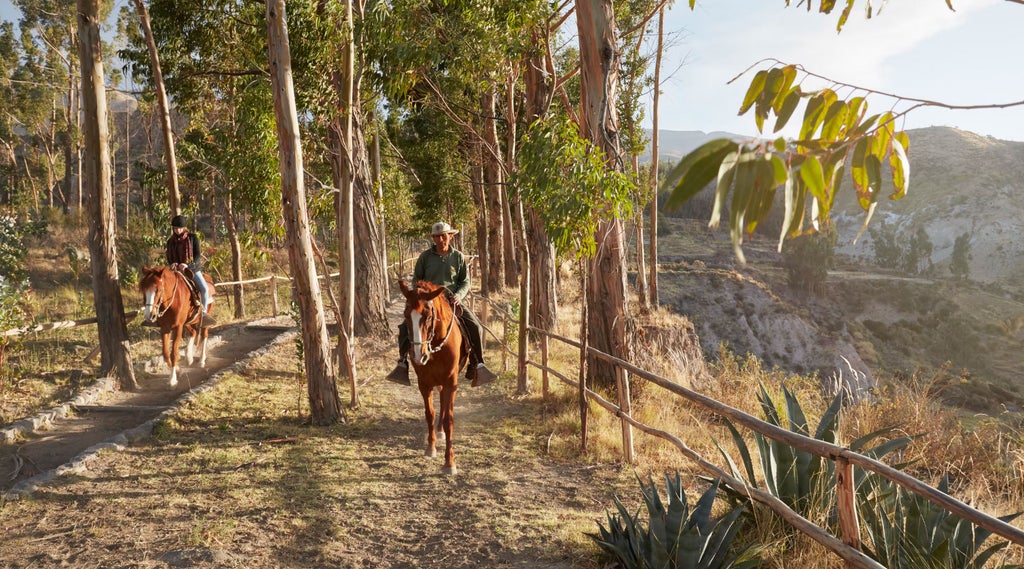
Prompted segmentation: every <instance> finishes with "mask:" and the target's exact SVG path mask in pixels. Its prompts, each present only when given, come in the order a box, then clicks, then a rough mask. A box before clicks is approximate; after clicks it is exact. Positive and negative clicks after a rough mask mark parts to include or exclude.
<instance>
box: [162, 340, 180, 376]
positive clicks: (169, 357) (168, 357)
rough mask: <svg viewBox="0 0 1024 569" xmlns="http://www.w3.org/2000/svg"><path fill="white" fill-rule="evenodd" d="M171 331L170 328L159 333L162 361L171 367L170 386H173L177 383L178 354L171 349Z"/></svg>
mask: <svg viewBox="0 0 1024 569" xmlns="http://www.w3.org/2000/svg"><path fill="white" fill-rule="evenodd" d="M173 332H174V329H173V328H172V329H169V330H167V331H165V332H162V333H161V334H160V339H161V340H163V348H164V362H165V363H166V364H167V367H169V368H170V369H171V377H170V382H171V387H174V386H175V385H177V384H178V368H177V362H178V354H177V352H176V351H175V352H172V351H171V334H172V333H173Z"/></svg>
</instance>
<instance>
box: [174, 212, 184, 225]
mask: <svg viewBox="0 0 1024 569" xmlns="http://www.w3.org/2000/svg"><path fill="white" fill-rule="evenodd" d="M171 227H185V216H184V215H176V216H174V217H173V218H172V219H171Z"/></svg>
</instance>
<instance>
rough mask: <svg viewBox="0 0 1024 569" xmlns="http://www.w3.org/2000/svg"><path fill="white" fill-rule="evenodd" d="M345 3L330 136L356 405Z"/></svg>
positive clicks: (345, 338) (343, 351) (351, 71)
mask: <svg viewBox="0 0 1024 569" xmlns="http://www.w3.org/2000/svg"><path fill="white" fill-rule="evenodd" d="M344 5H345V21H343V22H340V24H341V25H342V26H343V29H344V30H345V43H344V46H343V47H342V64H341V70H335V71H334V72H333V73H332V74H331V81H332V82H333V83H334V90H335V93H337V95H338V108H339V109H340V110H341V114H340V116H335V117H334V119H333V122H332V127H331V133H330V139H331V144H332V150H331V158H332V159H331V166H332V171H333V176H334V185H335V187H336V188H338V193H337V194H336V199H335V201H334V207H335V221H336V223H337V227H338V264H339V268H340V273H341V274H340V275H339V281H340V284H341V322H339V323H338V355H339V356H340V358H339V362H338V364H339V366H340V365H344V366H345V368H346V371H347V373H346V375H347V376H348V378H349V387H350V391H351V400H350V404H351V405H352V406H353V407H355V406H357V405H358V404H359V394H358V392H357V391H356V369H355V354H354V352H353V337H354V336H355V312H356V261H355V237H354V233H353V230H354V223H353V220H352V211H353V200H354V197H355V196H354V190H353V184H354V178H355V174H354V172H353V167H352V164H353V149H352V138H353V136H352V134H353V133H352V121H353V117H354V115H355V108H354V104H355V89H354V83H355V66H354V65H353V54H352V52H353V49H354V46H353V39H352V27H353V22H352V3H351V2H349V1H348V0H346V1H345V4H344ZM321 6H323V4H321Z"/></svg>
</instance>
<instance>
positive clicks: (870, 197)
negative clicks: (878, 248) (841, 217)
mask: <svg viewBox="0 0 1024 569" xmlns="http://www.w3.org/2000/svg"><path fill="white" fill-rule="evenodd" d="M797 75H798V67H797V66H795V65H785V66H779V67H773V68H771V69H762V70H760V71H758V72H757V73H756V74H755V75H754V78H753V80H752V81H751V83H750V87H749V88H748V90H747V94H746V96H745V97H744V100H743V103H742V104H741V106H740V111H739V112H740V114H746V113H747V112H749V111H753V113H754V121H755V123H756V125H757V128H758V131H759V132H764V128H765V121H766V120H768V118H769V117H770V116H774V117H775V123H774V126H773V127H772V128H773V132H776V133H777V132H779V131H780V130H782V128H783V127H785V126H786V124H787V123H788V122H789V120H790V118H792V116H793V115H794V113H795V112H796V109H797V108H798V107H799V106H800V104H801V103H802V102H806V106H805V111H804V115H803V122H802V123H801V127H800V134H799V136H798V137H797V139H796V140H793V141H789V142H787V141H786V140H785V139H784V138H782V137H779V138H776V139H774V140H764V139H757V140H753V141H748V142H744V143H738V142H735V141H732V140H729V139H716V140H713V141H710V142H708V143H706V144H704V145H703V146H701V147H700V148H697V149H696V150H694V151H693V152H691V153H690V154H688V155H687V156H685V157H683V159H682V160H681V161H680V162H679V164H678V165H677V166H676V167H675V168H674V169H673V170H672V171H671V172H669V174H668V175H667V176H666V180H665V183H666V186H668V187H672V186H674V190H673V192H672V197H671V198H670V199H669V200H668V202H667V204H666V205H667V207H669V208H675V207H678V206H679V205H680V204H682V203H683V202H685V201H687V200H689V199H690V198H692V197H693V196H694V195H696V194H697V193H698V192H699V191H700V190H701V189H703V188H704V187H705V186H707V185H708V184H709V183H711V182H712V181H715V182H716V186H715V206H714V209H713V211H712V213H711V219H710V225H711V226H712V227H717V226H718V224H719V222H720V220H721V212H722V210H723V208H724V205H725V203H726V200H727V199H728V198H729V197H730V195H731V200H730V202H729V208H730V211H729V227H730V230H731V238H732V242H733V246H734V249H735V252H736V256H737V257H738V258H739V259H740V260H741V261H743V252H742V250H741V249H740V247H741V246H742V244H743V237H744V235H749V234H751V233H753V232H754V230H755V229H756V228H757V226H758V225H759V224H761V223H762V222H763V221H764V220H765V219H766V218H767V216H768V212H769V210H770V209H771V207H772V203H773V200H774V197H775V193H776V191H778V190H780V189H781V190H782V191H783V196H784V198H785V199H784V203H785V206H784V212H785V213H784V219H783V223H782V229H781V232H780V235H779V248H780V249H781V248H782V242H783V241H784V240H785V238H786V237H787V236H796V235H800V234H801V233H803V232H805V231H807V229H806V228H805V224H808V223H810V225H811V226H812V227H813V228H814V229H818V228H819V227H822V226H826V227H827V226H828V225H829V221H830V214H831V211H832V207H833V203H834V201H835V197H836V194H837V192H838V191H839V189H840V187H841V185H842V182H843V180H844V178H845V172H846V170H847V168H848V169H849V171H850V181H852V182H853V184H852V186H853V191H854V192H855V193H856V195H857V199H858V202H859V204H860V206H861V207H862V208H863V209H864V210H865V211H866V212H867V216H866V218H865V224H867V221H868V220H870V218H871V214H872V213H873V212H874V207H875V203H876V202H877V200H878V197H879V196H880V194H881V191H882V164H883V163H885V162H887V163H888V165H889V169H890V170H891V171H892V186H893V192H892V194H891V196H890V197H891V198H892V199H900V198H902V197H903V196H904V195H906V191H907V188H908V186H909V177H910V168H909V164H910V163H909V161H908V160H907V149H908V148H909V145H910V141H909V138H908V137H907V135H906V133H904V132H897V131H896V129H895V120H896V116H895V115H894V114H893V113H892V112H886V113H882V114H879V115H871V116H866V114H867V107H868V105H867V101H866V100H865V98H864V97H859V96H851V97H850V98H849V99H848V100H843V99H840V98H839V95H838V94H837V92H836V91H835V90H833V89H828V88H826V89H822V90H819V91H810V92H804V91H803V90H802V88H801V86H800V82H798V81H796V79H797Z"/></svg>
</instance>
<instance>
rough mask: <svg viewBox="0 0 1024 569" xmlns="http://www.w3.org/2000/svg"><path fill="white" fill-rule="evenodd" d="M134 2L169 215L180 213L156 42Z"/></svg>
mask: <svg viewBox="0 0 1024 569" xmlns="http://www.w3.org/2000/svg"><path fill="white" fill-rule="evenodd" d="M134 1H135V10H136V12H138V15H139V25H140V28H141V29H142V36H143V38H145V40H146V50H147V52H148V53H149V69H150V75H151V76H152V78H153V90H154V91H155V93H156V101H157V109H159V111H160V115H159V116H160V126H161V127H162V130H163V135H164V161H165V164H166V168H167V170H166V172H165V180H166V182H167V195H168V198H169V200H170V202H169V209H170V214H171V215H178V214H179V213H181V195H180V192H179V190H178V164H177V158H176V156H175V154H174V129H173V128H172V126H171V110H170V105H169V104H168V102H167V90H166V89H165V88H164V76H163V73H161V71H160V54H159V53H158V52H157V49H156V40H155V39H154V38H153V28H152V26H150V24H149V10H147V9H146V5H145V4H143V2H142V0H134Z"/></svg>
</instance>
